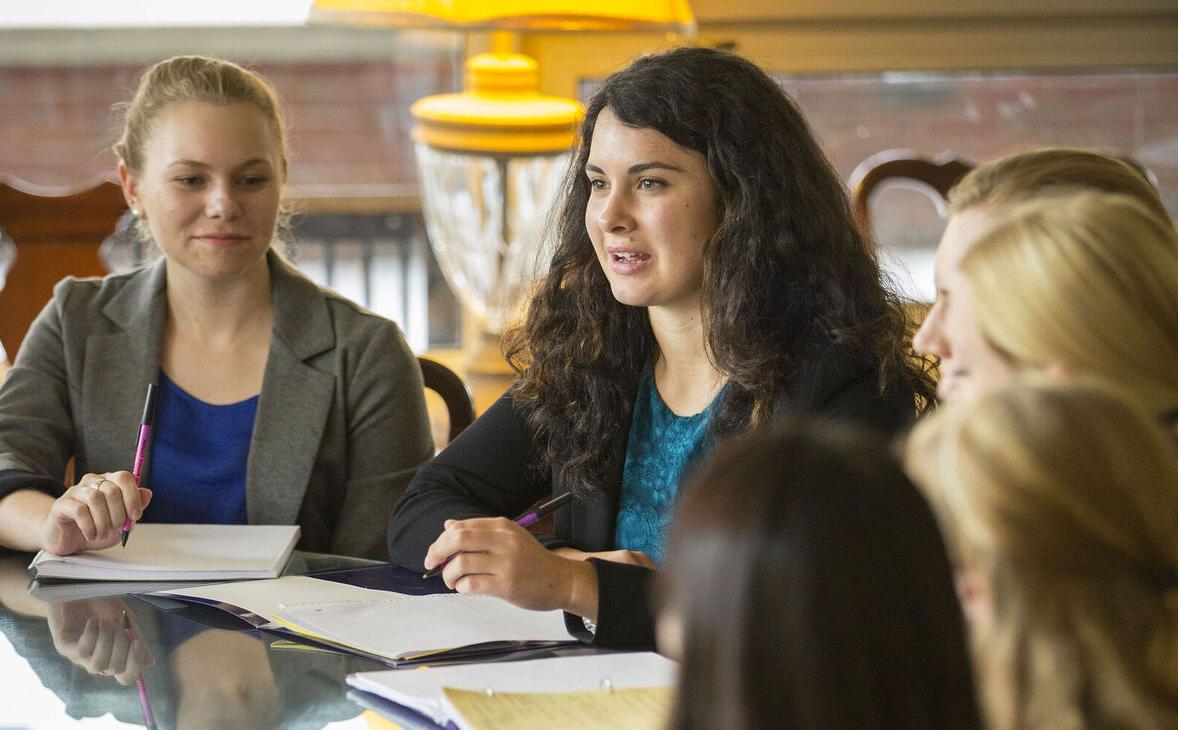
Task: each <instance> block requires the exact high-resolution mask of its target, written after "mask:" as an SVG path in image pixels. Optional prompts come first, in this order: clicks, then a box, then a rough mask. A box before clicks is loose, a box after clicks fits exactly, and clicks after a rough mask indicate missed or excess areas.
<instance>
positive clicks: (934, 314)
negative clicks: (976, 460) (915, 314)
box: [913, 148, 1173, 401]
mask: <svg viewBox="0 0 1178 730" xmlns="http://www.w3.org/2000/svg"><path fill="white" fill-rule="evenodd" d="M1071 188H1075V189H1085V190H1093V191H1104V192H1110V193H1121V194H1124V195H1129V196H1131V197H1133V198H1134V199H1136V200H1137V201H1138V202H1140V203H1141V204H1142V205H1143V206H1145V207H1146V208H1147V209H1148V210H1149V211H1150V212H1151V213H1153V214H1154V215H1156V216H1157V217H1158V218H1159V219H1161V220H1162V221H1164V222H1166V223H1167V225H1170V226H1171V227H1172V226H1173V224H1172V223H1170V222H1169V218H1168V216H1167V214H1166V210H1165V207H1164V206H1163V205H1162V202H1161V199H1160V198H1159V197H1158V193H1157V191H1156V190H1155V189H1154V187H1153V186H1152V185H1151V184H1150V182H1149V181H1148V180H1147V179H1146V177H1145V176H1144V175H1143V174H1142V173H1141V172H1140V171H1139V170H1137V169H1136V168H1135V167H1133V166H1132V165H1129V164H1128V163H1126V162H1125V161H1124V160H1121V159H1119V158H1116V157H1111V156H1109V155H1103V154H1100V153H1098V152H1092V151H1089V150H1082V149H1068V148H1049V149H1041V150H1034V151H1031V152H1023V153H1019V154H1015V155H1011V156H1009V157H1004V158H1001V159H999V160H995V161H993V162H990V163H987V164H985V165H982V166H980V167H978V168H977V169H976V170H974V171H973V172H971V173H970V174H968V175H966V176H965V178H963V179H962V180H961V182H959V183H958V184H957V186H956V187H954V188H953V190H952V191H951V193H950V195H949V210H950V213H951V215H950V218H949V224H948V226H946V228H945V233H944V236H943V237H942V238H941V243H940V246H939V247H938V249H937V256H936V280H937V299H936V302H935V303H934V304H933V306H932V308H931V309H930V310H929V312H928V315H927V316H926V317H925V320H924V323H923V324H922V326H921V328H920V330H919V331H918V332H917V333H916V336H915V337H914V338H913V346H914V347H915V349H916V350H917V351H918V352H922V353H924V354H927V355H932V356H934V357H936V358H938V359H939V360H940V380H939V382H938V387H937V393H938V395H939V396H940V398H941V400H943V401H945V400H952V399H954V398H957V397H960V396H968V395H969V394H970V393H971V392H973V390H974V389H975V386H976V385H978V381H987V380H990V379H992V378H993V377H994V376H995V375H997V376H999V377H1000V376H1001V374H1002V373H1001V371H999V372H998V373H994V372H992V371H991V369H990V368H991V366H993V365H994V363H993V362H991V361H988V360H985V359H979V357H978V354H977V352H976V348H977V346H978V343H977V342H976V341H975V340H973V339H971V338H970V337H969V333H968V332H963V331H962V325H961V322H962V321H963V320H965V321H968V320H969V319H970V318H972V316H973V315H972V309H971V308H970V307H971V303H970V302H968V301H963V299H965V297H966V295H964V294H962V293H961V288H962V283H961V270H960V265H961V260H962V258H963V257H964V256H965V254H966V252H967V251H969V249H970V247H971V246H972V245H973V243H974V241H975V240H976V239H977V237H978V236H979V235H980V234H981V233H982V232H983V231H984V230H985V229H986V228H988V227H989V226H990V225H991V224H992V223H993V222H994V220H995V219H996V218H998V217H1001V216H1002V214H1003V213H1004V212H1005V211H1006V210H1008V209H1009V207H1010V206H1012V205H1017V204H1018V203H1021V202H1025V201H1028V200H1030V199H1032V198H1034V197H1036V196H1039V195H1043V194H1051V193H1052V192H1055V193H1058V192H1059V191H1061V190H1067V189H1071ZM983 354H984V353H983ZM983 385H984V383H983Z"/></svg>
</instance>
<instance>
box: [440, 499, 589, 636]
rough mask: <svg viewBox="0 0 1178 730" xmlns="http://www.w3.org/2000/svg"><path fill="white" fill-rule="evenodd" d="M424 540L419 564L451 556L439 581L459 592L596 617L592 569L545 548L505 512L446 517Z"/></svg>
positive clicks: (527, 606) (541, 609)
mask: <svg viewBox="0 0 1178 730" xmlns="http://www.w3.org/2000/svg"><path fill="white" fill-rule="evenodd" d="M445 527H446V529H445V531H444V532H443V533H442V534H441V535H440V536H439V537H438V539H437V540H435V541H434V543H433V544H432V545H430V548H429V551H428V552H427V553H426V556H425V567H426V568H427V569H432V568H433V567H434V566H436V565H439V564H441V563H442V562H443V561H444V560H446V558H448V557H450V556H454V557H453V558H451V560H450V562H449V563H448V564H447V565H446V568H445V570H443V571H442V580H444V581H445V583H446V585H447V586H448V587H449V588H452V589H454V590H456V591H458V592H459V593H482V594H485V595H489V596H497V597H499V598H502V599H504V600H506V601H509V602H511V603H513V604H515V605H517V606H520V607H521V608H528V609H532V610H536V611H552V610H557V609H560V610H565V611H569V612H571V613H575V614H577V615H579V616H585V617H586V618H589V619H590V620H595V619H596V617H597V573H596V571H595V570H594V569H593V566H592V565H590V564H588V563H586V562H584V561H582V560H575V559H569V558H566V557H563V556H561V555H557V554H555V553H554V552H552V551H550V550H548V549H547V548H545V547H544V546H543V545H541V544H540V543H539V542H537V541H536V538H535V537H534V536H533V535H532V534H531V533H529V532H528V531H527V530H525V529H524V528H522V527H520V526H519V525H517V524H515V523H514V522H512V521H511V520H509V519H507V518H505V517H483V518H476V519H470V520H447V521H446V523H445Z"/></svg>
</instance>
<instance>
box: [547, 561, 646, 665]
mask: <svg viewBox="0 0 1178 730" xmlns="http://www.w3.org/2000/svg"><path fill="white" fill-rule="evenodd" d="M589 562H590V563H592V564H593V567H594V568H595V569H596V570H597V631H596V633H593V632H590V631H589V629H587V628H586V627H585V622H584V620H583V619H582V618H581V617H580V616H576V615H574V614H571V613H565V616H564V620H565V626H566V627H567V628H568V630H569V633H570V634H572V635H573V636H574V637H575V638H576V639H577V640H579V641H581V642H583V643H586V644H589V645H591V646H596V647H601V648H603V649H630V650H636V651H649V650H653V649H654V609H653V607H652V606H651V605H650V589H649V585H650V580H651V578H653V577H654V571H653V570H649V569H647V568H641V567H638V566H637V565H625V564H622V563H615V562H612V561H609V560H600V559H598V558H590V559H589Z"/></svg>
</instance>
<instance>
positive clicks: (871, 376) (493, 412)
mask: <svg viewBox="0 0 1178 730" xmlns="http://www.w3.org/2000/svg"><path fill="white" fill-rule="evenodd" d="M878 380H879V374H878V370H877V368H876V367H875V366H874V365H870V364H866V365H865V364H864V363H862V361H860V360H857V359H856V358H854V357H853V356H852V355H851V354H850V353H849V352H848V350H847V348H845V347H843V346H840V345H837V344H834V343H831V344H829V345H827V346H825V347H823V348H822V349H821V350H819V351H818V352H816V353H815V356H814V357H812V358H809V359H808V360H807V361H806V363H805V364H804V365H803V367H802V369H801V371H800V372H799V373H798V375H797V377H796V378H795V379H794V384H793V386H792V387H791V388H789V392H788V393H787V394H784V395H783V396H782V397H781V398H780V399H779V400H778V402H777V404H776V408H775V410H774V413H775V414H776V415H778V416H782V415H785V414H799V413H807V414H811V415H818V416H820V417H823V418H827V417H828V418H831V419H835V420H841V421H849V422H853V423H857V424H860V425H868V426H871V427H874V428H876V429H878V430H882V431H884V432H886V433H889V434H890V433H895V432H897V431H899V430H901V429H904V428H907V427H908V426H910V425H911V424H912V421H913V420H914V418H915V415H916V408H915V403H914V399H913V391H912V388H911V386H910V385H909V384H907V383H896V384H894V385H893V386H892V387H890V388H889V389H888V390H887V391H886V392H885V393H883V394H882V395H881V394H880V392H879V388H878ZM627 436H628V434H627V433H626V432H625V431H622V432H621V433H619V434H618V435H617V438H618V439H619V440H620V441H621V443H620V446H622V447H624V446H625V440H626V438H627ZM534 463H535V451H534V448H533V441H532V434H531V430H530V429H529V428H528V425H527V422H526V420H525V413H524V411H523V410H522V409H521V408H519V407H517V406H516V405H515V403H514V402H513V401H512V399H511V396H510V395H504V396H503V397H501V398H500V399H499V400H498V401H496V402H495V404H494V405H492V406H491V408H490V409H488V410H487V412H486V413H484V414H483V415H482V416H481V417H479V419H478V420H476V421H475V422H474V423H473V424H472V425H471V426H470V427H469V428H468V429H466V431H464V432H463V433H462V434H461V435H460V436H459V437H458V438H457V439H455V440H454V441H453V442H452V443H451V444H450V445H449V446H448V447H446V449H445V450H444V451H442V452H441V453H440V454H438V455H437V456H436V457H435V458H434V460H433V461H432V462H430V463H429V464H426V465H425V466H423V467H422V468H421V470H420V471H419V472H418V473H417V476H416V477H415V478H414V479H413V481H412V482H411V483H410V484H409V488H408V489H407V490H406V492H405V495H404V496H403V497H402V498H401V500H400V501H399V502H398V503H397V505H396V507H395V508H394V509H393V515H392V519H391V520H390V523H389V533H388V539H389V554H390V556H391V557H392V560H393V562H395V563H398V564H400V565H403V566H405V567H408V568H411V569H413V570H422V569H423V568H424V565H423V561H424V559H425V553H426V551H427V550H428V549H429V546H430V545H431V544H432V543H433V541H434V540H436V539H437V537H438V535H440V534H441V532H442V523H443V522H444V521H445V520H447V519H467V518H471V517H488V516H508V517H514V516H515V515H516V514H519V513H521V512H523V511H524V510H525V509H527V508H528V507H529V506H531V505H532V504H533V503H534V502H536V501H537V500H539V499H542V498H544V497H546V496H550V495H557V494H562V493H564V492H565V491H567V490H566V489H565V488H564V487H563V486H562V484H561V483H560V479H559V477H557V476H555V475H549V474H547V473H541V472H540V471H539V470H538V469H537V468H536V467H535V466H533V465H534ZM621 481H622V474H621V470H620V469H619V471H618V474H617V475H616V484H614V485H611V486H612V487H613V488H611V489H606V490H603V491H602V492H599V493H598V494H596V495H595V496H594V497H593V498H592V499H591V500H590V501H588V502H581V501H574V502H573V503H572V504H571V505H570V506H569V507H568V508H565V509H563V510H559V511H557V512H556V515H555V535H556V536H555V538H546V539H544V542H545V544H547V545H548V546H549V547H561V546H572V547H575V548H577V549H579V550H584V551H588V552H597V551H603V550H614V549H616V545H615V544H614V526H615V523H616V522H617V514H618V498H617V495H618V494H620V492H621V489H620V485H621ZM591 562H592V563H593V564H594V566H595V568H596V570H597V578H598V595H599V603H598V617H597V630H596V634H590V633H589V632H588V631H587V630H586V629H585V626H584V624H583V622H582V620H581V618H580V617H578V616H572V615H567V616H566V617H565V618H566V621H567V623H568V626H569V631H570V632H571V633H573V635H574V636H577V637H578V638H580V639H581V640H583V641H587V642H591V643H592V644H594V645H596V646H602V647H610V648H650V647H652V646H653V644H654V616H653V611H652V610H651V607H650V605H649V603H650V600H649V596H648V592H649V587H648V583H649V580H650V578H651V577H652V576H653V571H650V570H647V569H645V568H639V567H636V566H630V565H621V564H618V563H612V562H609V561H604V560H596V559H594V560H592V561H591Z"/></svg>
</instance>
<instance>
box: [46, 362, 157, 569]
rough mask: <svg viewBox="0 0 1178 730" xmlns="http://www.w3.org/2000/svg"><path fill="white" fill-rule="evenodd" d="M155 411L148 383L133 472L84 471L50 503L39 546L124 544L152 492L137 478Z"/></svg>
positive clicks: (58, 549)
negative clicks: (72, 484) (95, 472)
mask: <svg viewBox="0 0 1178 730" xmlns="http://www.w3.org/2000/svg"><path fill="white" fill-rule="evenodd" d="M154 410H155V385H154V384H151V385H148V391H147V403H146V404H145V405H144V409H143V418H142V419H141V424H140V427H139V431H138V434H139V435H138V439H137V443H136V449H135V450H136V455H135V462H134V467H133V469H134V471H132V472H127V471H114V472H106V473H103V474H94V473H90V474H85V475H84V476H83V477H82V478H81V479H79V480H78V483H77V484H75V485H74V486H72V487H70V488H69V489H67V490H66V491H65V494H63V495H62V496H60V497H58V498H57V499H56V500H54V501H53V504H52V505H51V506H50V508H49V514H48V515H47V518H46V520H45V523H44V527H43V528H42V532H41V539H40V543H41V547H43V548H44V549H46V550H48V551H49V552H51V553H55V554H57V555H72V554H73V553H76V552H80V551H82V550H101V549H102V548H107V547H110V546H112V545H114V544H115V543H117V542H120V541H121V542H122V543H123V545H124V546H125V545H126V544H127V535H128V534H130V531H131V527H132V525H133V523H134V521H135V520H138V519H139V518H140V517H142V515H143V510H144V509H146V508H147V505H148V504H149V503H150V502H151V490H149V489H145V488H142V487H140V486H139V482H140V479H141V478H142V475H143V468H144V465H145V463H146V456H147V450H148V447H149V446H150V443H151V441H150V439H151V420H152V416H153V415H154ZM120 525H121V526H122V530H121V534H120V531H119V527H120Z"/></svg>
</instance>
